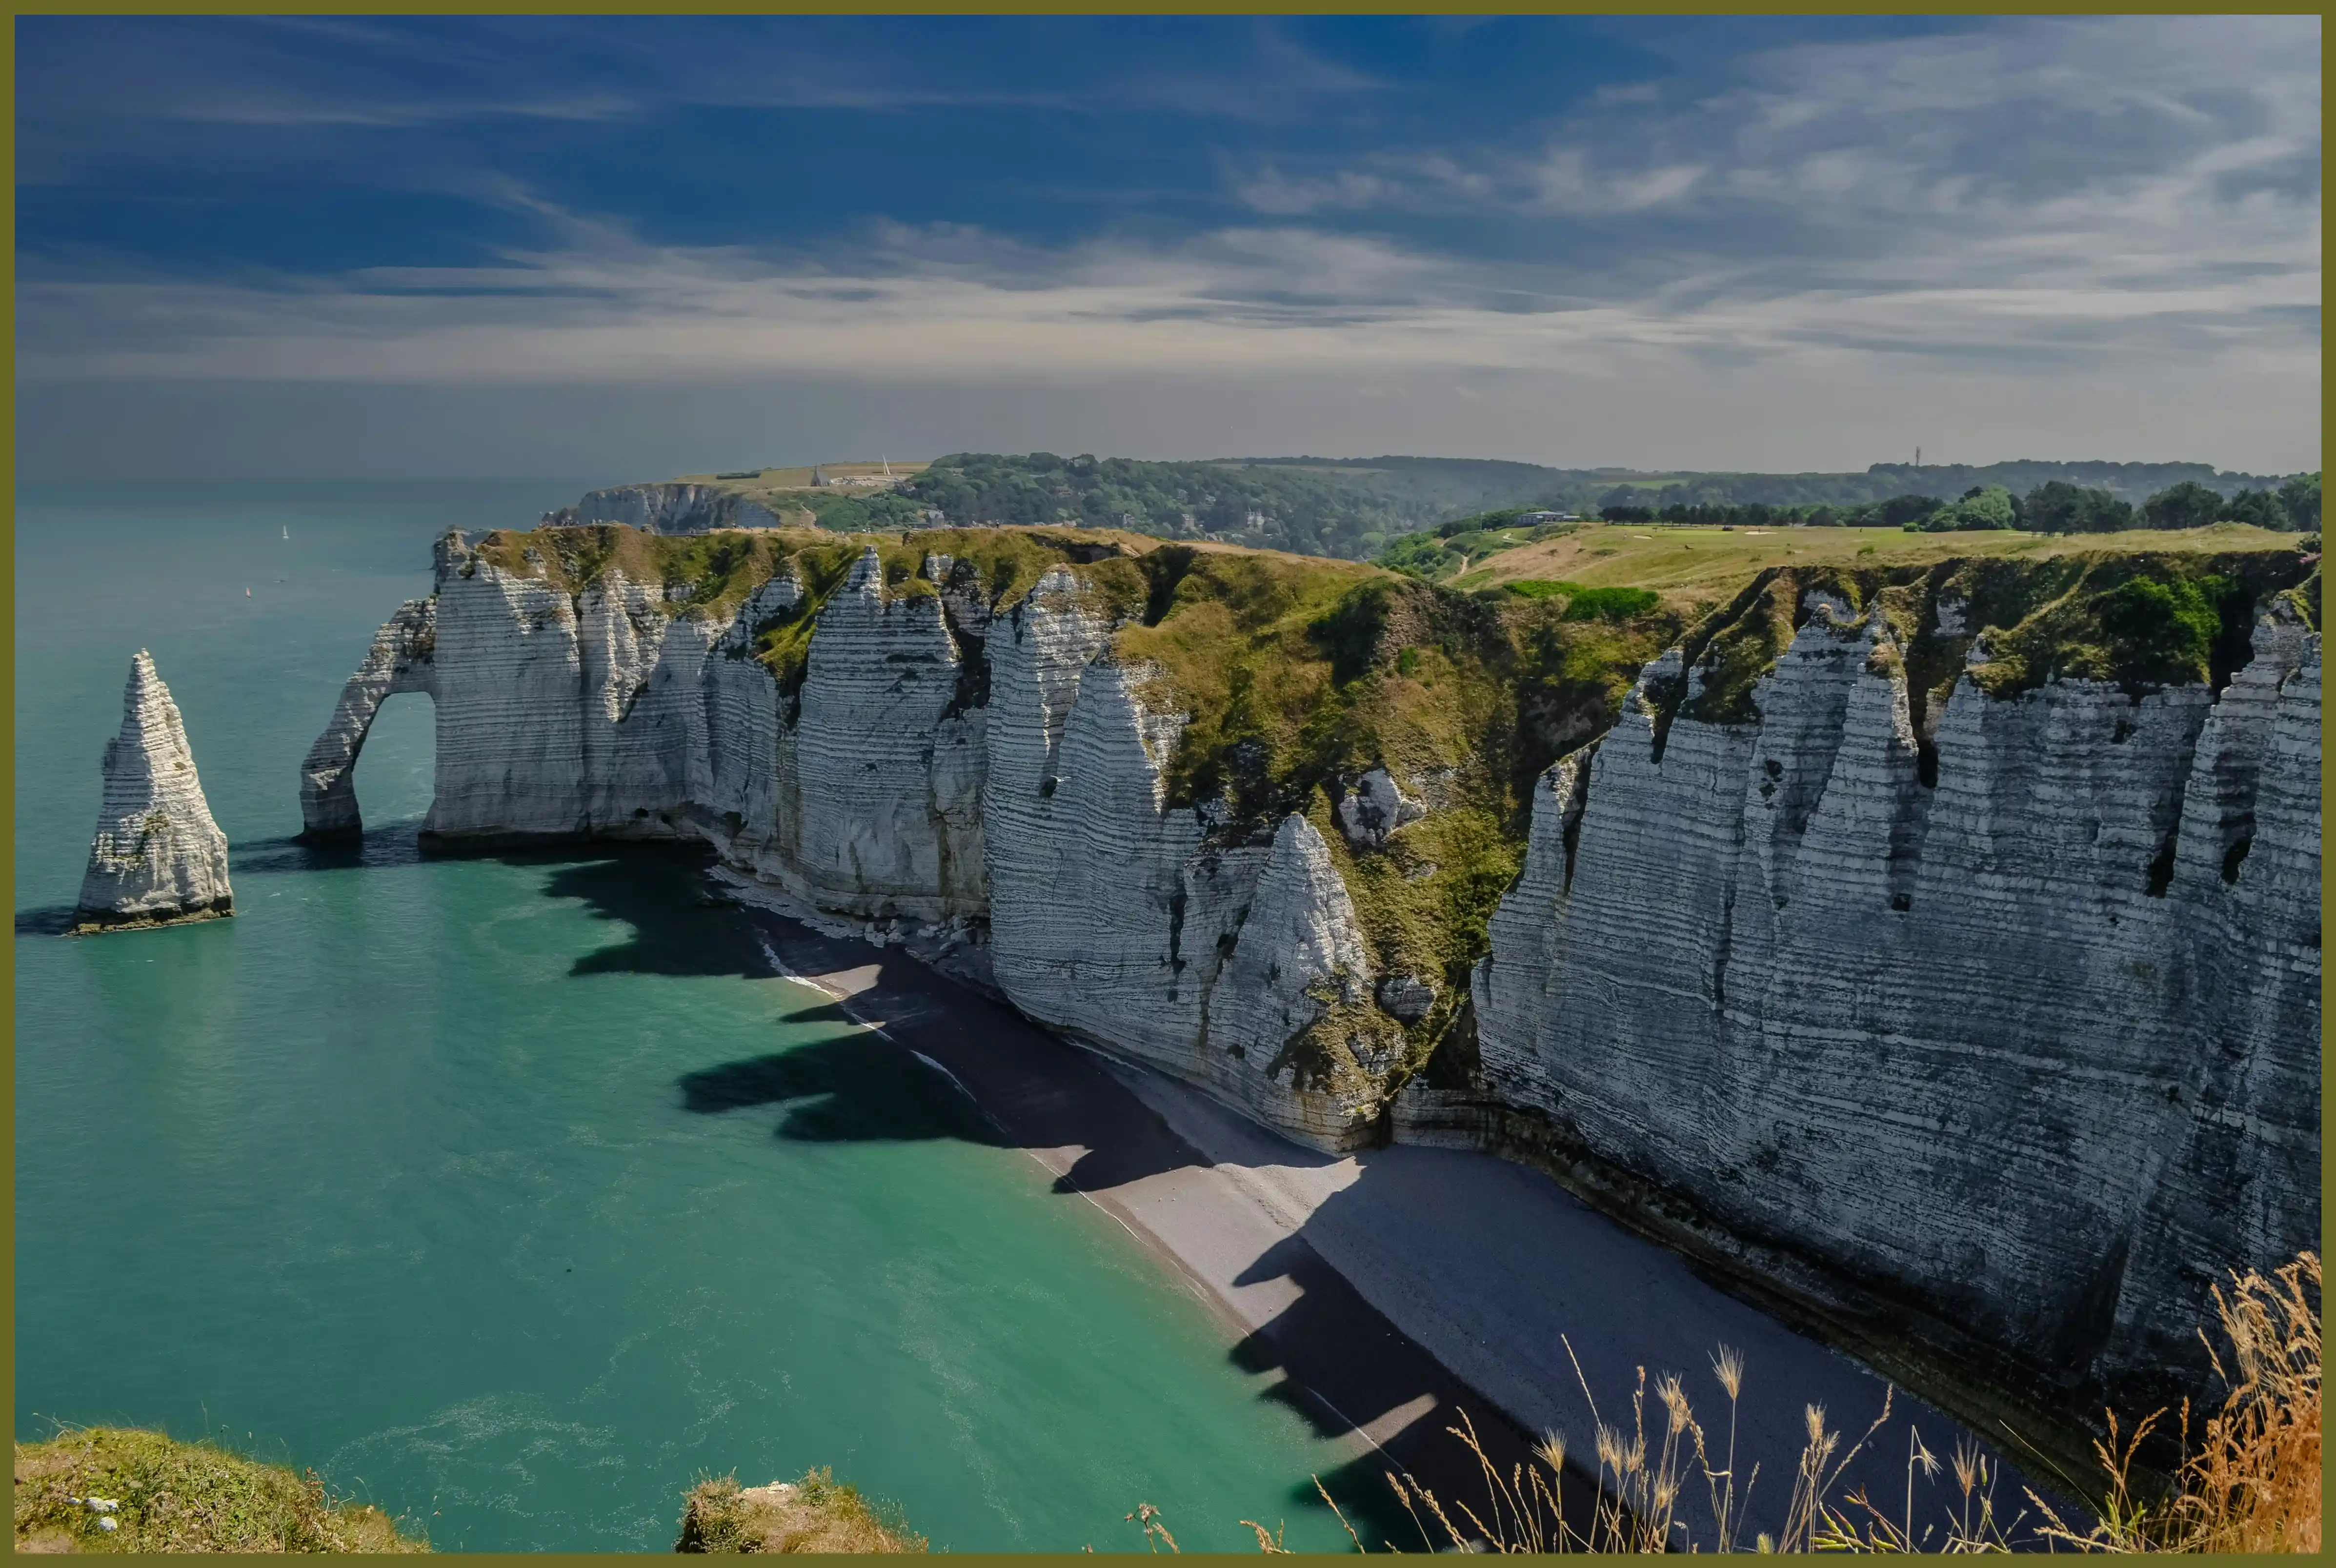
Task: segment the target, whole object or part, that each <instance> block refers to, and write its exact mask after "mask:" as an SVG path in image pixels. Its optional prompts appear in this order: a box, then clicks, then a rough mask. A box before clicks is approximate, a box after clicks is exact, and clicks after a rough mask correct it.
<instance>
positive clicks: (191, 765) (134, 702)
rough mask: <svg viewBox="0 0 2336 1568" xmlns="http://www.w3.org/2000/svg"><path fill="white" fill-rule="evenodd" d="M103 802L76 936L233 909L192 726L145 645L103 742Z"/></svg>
mask: <svg viewBox="0 0 2336 1568" xmlns="http://www.w3.org/2000/svg"><path fill="white" fill-rule="evenodd" d="M104 768H105V803H104V804H103V805H102V806H101V807H100V808H99V810H98V815H97V833H96V835H95V836H94V837H92V839H91V840H90V842H89V871H88V872H87V874H86V875H84V876H83V878H82V883H81V907H80V908H79V910H78V911H75V913H74V917H73V930H74V931H75V933H77V934H80V933H89V932H95V931H110V930H135V929H137V928H140V927H144V926H167V925H176V924H178V923H180V921H183V920H216V919H218V918H219V917H220V916H222V915H227V914H231V913H232V912H234V907H235V905H234V895H233V893H232V892H231V891H230V890H229V887H228V880H227V835H226V834H225V833H221V832H219V824H218V823H215V822H213V821H212V820H211V808H210V805H209V803H208V802H206V801H205V800H204V799H203V786H202V781H201V780H200V779H199V778H197V777H196V776H195V758H194V754H193V752H192V751H190V749H189V748H188V745H187V726H186V725H185V723H184V722H183V721H182V720H181V719H180V717H179V705H178V704H177V703H175V702H172V701H171V700H170V687H166V686H164V685H163V684H162V677H161V676H159V675H156V674H155V673H154V661H153V659H152V658H151V657H149V656H148V654H147V652H146V650H145V649H144V648H140V649H139V650H138V657H135V658H133V659H131V661H130V684H129V686H128V687H126V688H124V690H123V692H122V733H121V734H120V735H116V736H115V737H114V738H113V739H112V740H110V741H108V742H106V743H105V764H104Z"/></svg>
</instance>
